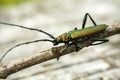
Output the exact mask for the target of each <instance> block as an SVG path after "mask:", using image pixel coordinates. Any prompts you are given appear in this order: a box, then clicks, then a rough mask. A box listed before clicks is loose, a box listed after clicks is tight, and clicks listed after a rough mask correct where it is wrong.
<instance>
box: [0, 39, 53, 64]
mask: <svg viewBox="0 0 120 80" xmlns="http://www.w3.org/2000/svg"><path fill="white" fill-rule="evenodd" d="M40 41H49V42H52V43H53V42H54V41H53V40H49V39H40V40H34V41H29V42H24V43H20V44H17V45H15V46H13V47H12V48H10V49H8V50H7V51H6V52H5V53H4V54H3V56H2V57H1V58H0V62H1V61H2V60H3V58H4V57H5V56H6V55H7V54H8V52H10V51H11V50H13V49H14V48H16V47H19V46H21V45H26V44H30V43H36V42H40Z"/></svg>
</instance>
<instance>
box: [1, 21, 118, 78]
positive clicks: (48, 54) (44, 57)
mask: <svg viewBox="0 0 120 80" xmlns="http://www.w3.org/2000/svg"><path fill="white" fill-rule="evenodd" d="M119 33H120V23H118V24H114V25H112V26H109V27H108V28H107V29H106V31H104V33H99V34H97V35H96V37H99V38H106V37H109V36H112V35H115V34H119ZM91 43H93V41H90V40H89V39H87V40H85V41H84V42H82V43H79V44H80V45H81V47H82V48H84V47H87V46H89V44H91ZM79 50H80V49H79ZM75 51H76V48H75V46H74V45H71V46H70V47H69V48H66V47H65V46H59V47H52V48H51V49H48V50H45V51H42V52H40V53H38V54H36V55H33V56H30V57H27V58H25V59H21V60H20V61H17V62H15V63H10V64H8V65H6V66H2V67H0V78H4V79H5V78H7V77H8V76H9V75H10V74H13V73H15V72H18V71H20V70H22V69H25V68H28V67H31V66H33V65H36V64H39V63H42V62H45V61H48V60H51V59H54V58H58V54H59V55H60V56H62V55H65V54H69V53H72V52H75Z"/></svg>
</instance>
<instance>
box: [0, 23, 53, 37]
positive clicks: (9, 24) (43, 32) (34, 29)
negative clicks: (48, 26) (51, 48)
mask: <svg viewBox="0 0 120 80" xmlns="http://www.w3.org/2000/svg"><path fill="white" fill-rule="evenodd" d="M0 24H4V25H10V26H16V27H20V28H24V29H28V30H34V31H38V32H42V33H44V34H46V35H48V36H49V37H50V38H52V39H55V37H54V36H53V35H51V34H49V33H47V32H45V31H43V30H40V29H36V28H28V27H25V26H21V25H17V24H11V23H6V22H0Z"/></svg>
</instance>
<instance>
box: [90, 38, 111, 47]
mask: <svg viewBox="0 0 120 80" xmlns="http://www.w3.org/2000/svg"><path fill="white" fill-rule="evenodd" d="M91 41H100V42H99V43H91V44H90V45H91V46H93V45H99V44H103V43H106V42H108V41H109V40H108V39H99V38H92V39H91Z"/></svg>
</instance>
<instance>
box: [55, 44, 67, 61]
mask: <svg viewBox="0 0 120 80" xmlns="http://www.w3.org/2000/svg"><path fill="white" fill-rule="evenodd" d="M65 47H66V48H68V47H69V42H65ZM60 56H61V54H57V61H58V60H59V58H60Z"/></svg>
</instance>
